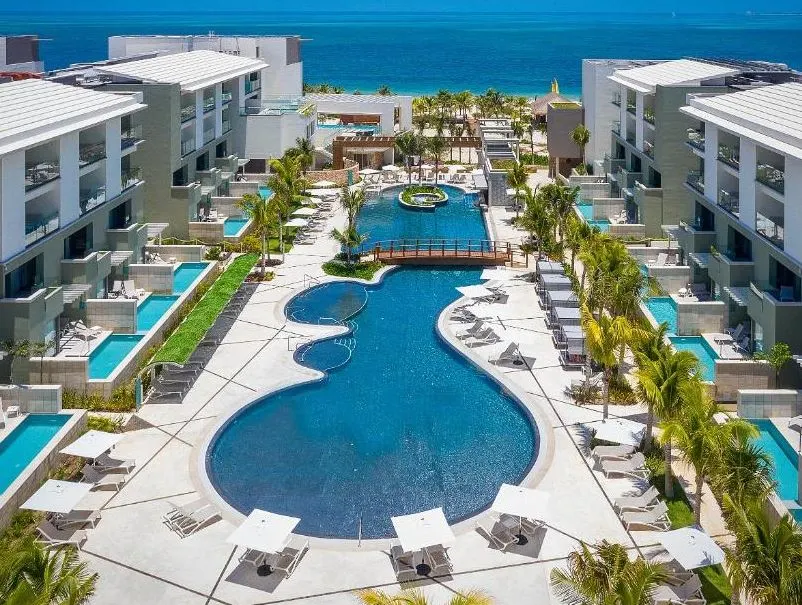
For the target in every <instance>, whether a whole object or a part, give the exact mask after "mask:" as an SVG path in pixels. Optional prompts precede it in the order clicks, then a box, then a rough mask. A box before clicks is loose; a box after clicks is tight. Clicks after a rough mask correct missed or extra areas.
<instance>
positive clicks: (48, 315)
mask: <svg viewBox="0 0 802 605" xmlns="http://www.w3.org/2000/svg"><path fill="white" fill-rule="evenodd" d="M26 294H27V295H26ZM63 312H64V292H63V290H62V288H61V286H54V287H49V288H44V287H34V289H33V290H32V291H30V292H19V293H17V296H14V297H11V296H9V297H8V298H2V299H0V316H2V317H13V318H15V320H16V321H15V322H14V323H17V324H21V325H20V327H21V328H22V330H23V332H22V333H19V332H16V331H15V333H14V335H13V337H12V339H13V340H17V341H21V340H26V339H28V338H29V337H30V334H28V333H25V330H26V328H29V327H33V326H40V325H42V324H44V323H46V322H49V321H53V320H54V319H56V318H57V317H58V316H59V315H61V313H63ZM23 319H24V320H25V321H20V320H23Z"/></svg>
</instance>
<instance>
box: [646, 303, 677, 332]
mask: <svg viewBox="0 0 802 605" xmlns="http://www.w3.org/2000/svg"><path fill="white" fill-rule="evenodd" d="M646 308H647V309H649V313H651V314H652V317H654V319H655V321H656V322H657V323H658V324H661V323H667V324H668V333H669V334H676V333H677V303H676V302H674V299H673V298H671V297H670V296H653V297H651V298H649V299H647V300H646Z"/></svg>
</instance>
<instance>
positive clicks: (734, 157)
mask: <svg viewBox="0 0 802 605" xmlns="http://www.w3.org/2000/svg"><path fill="white" fill-rule="evenodd" d="M718 159H719V161H720V162H722V163H724V164H726V165H727V166H730V167H731V168H735V170H740V168H741V154H740V151H739V150H738V149H736V148H735V147H730V146H729V145H719V146H718Z"/></svg>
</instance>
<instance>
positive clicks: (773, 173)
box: [756, 164, 785, 194]
mask: <svg viewBox="0 0 802 605" xmlns="http://www.w3.org/2000/svg"><path fill="white" fill-rule="evenodd" d="M756 178H757V181H758V182H759V183H763V184H764V185H765V186H766V187H769V188H770V189H774V191H777V192H778V193H783V194H784V193H785V172H783V171H782V170H780V169H779V168H777V167H776V166H772V165H771V164H758V166H757V176H756Z"/></svg>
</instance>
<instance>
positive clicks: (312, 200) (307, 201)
mask: <svg viewBox="0 0 802 605" xmlns="http://www.w3.org/2000/svg"><path fill="white" fill-rule="evenodd" d="M302 203H303V204H322V203H323V200H322V199H320V198H319V197H315V196H313V195H310V196H309V197H306V198H304V199H303V200H302Z"/></svg>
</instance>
